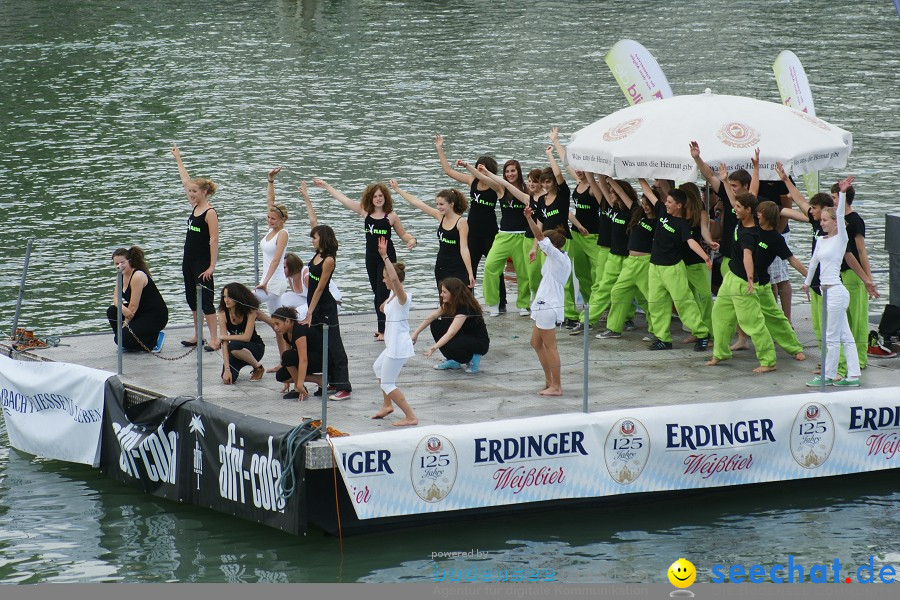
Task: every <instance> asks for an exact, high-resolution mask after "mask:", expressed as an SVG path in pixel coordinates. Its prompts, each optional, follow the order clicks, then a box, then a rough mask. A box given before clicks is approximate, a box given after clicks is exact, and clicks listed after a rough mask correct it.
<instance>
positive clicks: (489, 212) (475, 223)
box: [469, 179, 497, 236]
mask: <svg viewBox="0 0 900 600" xmlns="http://www.w3.org/2000/svg"><path fill="white" fill-rule="evenodd" d="M469 197H470V198H471V201H470V202H469V233H470V234H472V235H475V236H480V235H482V234H489V235H493V234H496V233H497V211H496V206H497V192H496V191H494V189H493V188H488V189H486V190H479V189H478V180H477V179H475V180H473V181H472V185H471V187H470V188H469Z"/></svg>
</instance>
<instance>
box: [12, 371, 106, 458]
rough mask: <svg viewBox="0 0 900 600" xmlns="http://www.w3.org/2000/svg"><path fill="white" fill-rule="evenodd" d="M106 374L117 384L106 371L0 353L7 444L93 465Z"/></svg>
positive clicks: (28, 451)
mask: <svg viewBox="0 0 900 600" xmlns="http://www.w3.org/2000/svg"><path fill="white" fill-rule="evenodd" d="M111 378H112V379H111ZM107 380H109V386H110V387H111V388H114V387H116V386H118V387H119V388H121V385H122V384H121V382H119V380H118V378H116V377H114V373H109V372H107V371H100V370H98V369H91V368H88V367H83V366H81V365H71V364H66V363H57V362H31V361H21V360H13V359H11V358H9V357H6V356H2V355H0V400H2V403H3V418H4V420H5V421H6V430H7V432H8V433H9V443H10V445H12V446H13V447H14V448H18V449H19V450H21V451H23V452H27V453H29V454H34V455H35V456H42V457H44V458H53V459H57V460H64V461H67V462H74V463H82V464H85V465H91V466H94V467H96V466H97V465H98V464H99V458H100V426H101V424H102V422H103V397H104V389H105V388H106V387H107Z"/></svg>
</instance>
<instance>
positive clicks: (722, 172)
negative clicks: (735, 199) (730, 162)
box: [719, 163, 728, 181]
mask: <svg viewBox="0 0 900 600" xmlns="http://www.w3.org/2000/svg"><path fill="white" fill-rule="evenodd" d="M719 179H721V180H722V181H725V180H726V179H728V167H727V166H725V163H719Z"/></svg>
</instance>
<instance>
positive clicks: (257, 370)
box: [219, 283, 266, 384]
mask: <svg viewBox="0 0 900 600" xmlns="http://www.w3.org/2000/svg"><path fill="white" fill-rule="evenodd" d="M258 309H259V300H258V299H257V298H256V296H254V295H253V292H251V291H250V290H248V289H247V288H246V287H245V286H243V285H241V284H240V283H229V284H228V285H226V286H225V287H224V288H222V296H221V299H220V301H219V339H220V340H222V360H223V362H224V364H223V365H222V381H224V382H225V383H226V384H232V383H234V382H236V381H237V378H238V374H239V373H240V371H241V369H243V368H244V367H246V366H247V365H250V366H252V367H253V373H252V374H251V375H250V381H259V380H260V379H262V376H263V374H264V373H265V372H266V369H265V368H264V367H263V366H262V365H261V364H260V362H259V361H260V360H261V359H262V357H263V354H265V352H266V345H265V344H264V343H263V341H262V338H261V337H259V334H258V333H256V315H257V310H258Z"/></svg>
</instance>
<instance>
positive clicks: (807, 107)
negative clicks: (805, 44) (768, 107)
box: [772, 50, 819, 198]
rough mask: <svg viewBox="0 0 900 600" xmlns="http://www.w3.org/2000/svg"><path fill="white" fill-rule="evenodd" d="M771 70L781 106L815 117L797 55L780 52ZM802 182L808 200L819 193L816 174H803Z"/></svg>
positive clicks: (814, 110) (807, 83)
mask: <svg viewBox="0 0 900 600" xmlns="http://www.w3.org/2000/svg"><path fill="white" fill-rule="evenodd" d="M772 70H773V71H775V82H776V83H777V84H778V94H779V95H780V96H781V102H782V104H784V105H785V106H790V107H791V108H796V109H797V110H802V111H803V112H805V113H807V114H809V115H812V116H816V107H815V105H814V104H813V98H812V90H810V89H809V79H808V78H807V77H806V71H805V70H804V69H803V65H802V64H801V63H800V59H799V58H797V55H796V54H794V53H793V52H791V51H790V50H784V51H782V52H781V53H780V54H779V55H778V56H777V57H776V58H775V62H774V63H773V64H772ZM803 182H804V183H805V184H806V193H807V195H808V196H809V197H810V198H812V197H813V196H814V195H815V194H817V193H818V192H819V173H818V172H812V173H805V174H804V175H803Z"/></svg>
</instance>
